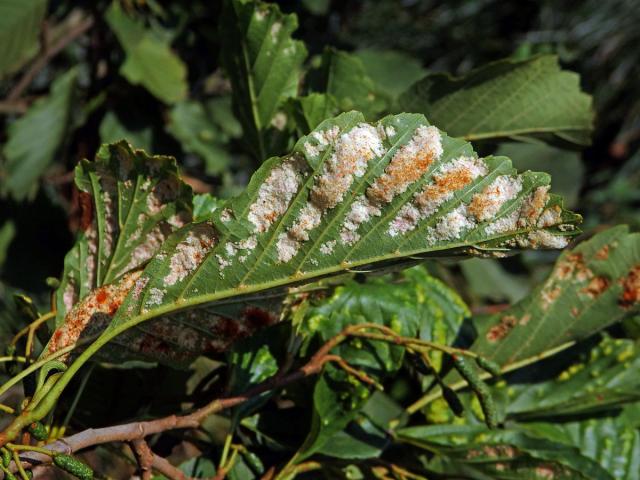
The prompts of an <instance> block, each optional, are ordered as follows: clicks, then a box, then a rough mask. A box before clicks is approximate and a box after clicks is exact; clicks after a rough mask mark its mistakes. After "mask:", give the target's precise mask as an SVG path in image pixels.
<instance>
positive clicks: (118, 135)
mask: <svg viewBox="0 0 640 480" xmlns="http://www.w3.org/2000/svg"><path fill="white" fill-rule="evenodd" d="M129 120H131V115H128V116H127V118H126V119H123V118H121V117H120V116H119V115H118V114H117V113H116V112H113V111H109V112H107V113H106V114H105V116H104V117H103V118H102V122H100V129H99V132H100V141H101V142H102V143H115V142H119V141H121V140H126V141H127V142H129V143H130V144H131V145H132V146H134V147H135V148H139V149H142V150H151V148H152V146H153V127H152V126H151V125H149V124H143V125H140V126H133V125H128V124H127V123H125V122H128V121H129Z"/></svg>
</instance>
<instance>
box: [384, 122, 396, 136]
mask: <svg viewBox="0 0 640 480" xmlns="http://www.w3.org/2000/svg"><path fill="white" fill-rule="evenodd" d="M384 133H385V134H386V136H387V138H391V137H395V136H396V129H395V128H393V127H392V126H391V125H389V126H386V127H384Z"/></svg>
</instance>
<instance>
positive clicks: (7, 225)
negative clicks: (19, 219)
mask: <svg viewBox="0 0 640 480" xmlns="http://www.w3.org/2000/svg"><path fill="white" fill-rule="evenodd" d="M15 235H16V226H15V224H14V223H13V222H12V221H10V220H7V221H6V222H4V223H3V224H2V227H0V271H1V270H2V266H3V265H4V262H5V260H6V259H7V252H8V251H9V245H11V241H12V240H13V237H15Z"/></svg>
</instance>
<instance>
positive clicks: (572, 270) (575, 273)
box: [552, 253, 593, 282]
mask: <svg viewBox="0 0 640 480" xmlns="http://www.w3.org/2000/svg"><path fill="white" fill-rule="evenodd" d="M552 277H553V278H557V279H559V280H567V279H568V278H570V277H575V278H576V280H578V281H581V282H582V281H585V280H588V279H590V278H592V277H593V272H592V271H591V270H590V269H589V268H587V266H586V264H585V262H584V256H583V255H582V253H571V254H569V255H567V256H566V257H565V258H563V259H561V260H560V261H559V262H558V264H557V265H556V267H555V268H554V270H553V274H552Z"/></svg>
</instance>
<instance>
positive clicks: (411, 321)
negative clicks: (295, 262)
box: [300, 267, 470, 379]
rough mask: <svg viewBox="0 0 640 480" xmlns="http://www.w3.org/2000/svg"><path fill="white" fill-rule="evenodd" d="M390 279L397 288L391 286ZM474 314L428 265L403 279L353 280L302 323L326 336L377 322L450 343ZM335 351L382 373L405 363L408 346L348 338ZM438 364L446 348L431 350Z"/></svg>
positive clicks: (306, 329)
mask: <svg viewBox="0 0 640 480" xmlns="http://www.w3.org/2000/svg"><path fill="white" fill-rule="evenodd" d="M390 285H391V286H392V288H390ZM469 315H470V313H469V310H468V309H467V307H466V305H465V304H464V303H463V302H462V300H461V299H460V297H459V296H458V295H456V293H455V292H453V291H452V290H450V289H449V288H448V287H446V286H445V285H444V284H443V283H442V282H440V281H439V280H437V279H435V278H433V277H431V276H429V275H428V274H427V273H426V271H425V270H424V269H423V268H422V267H415V268H413V269H411V270H407V271H406V272H405V274H404V275H403V278H402V279H400V281H395V282H394V281H393V280H392V279H390V278H388V277H385V278H382V279H375V280H370V281H368V282H367V283H364V284H360V283H356V282H349V283H347V284H346V285H344V286H341V287H338V288H337V289H336V291H335V293H334V294H333V295H332V296H331V297H329V298H328V299H326V300H323V301H320V302H319V304H318V305H316V306H312V307H311V308H309V309H308V310H307V311H306V314H305V319H304V320H303V323H302V325H301V326H300V329H301V331H302V332H305V333H306V334H307V335H309V336H311V335H313V334H314V333H317V335H318V337H319V339H320V340H321V341H322V342H326V341H327V340H329V339H330V338H331V337H333V336H335V335H337V334H338V333H339V332H341V331H342V330H343V329H344V328H346V327H347V326H349V325H357V324H360V323H376V324H379V325H385V326H387V327H390V328H392V329H393V330H395V331H396V332H397V333H398V334H400V335H403V336H407V337H419V338H421V339H423V340H429V341H434V342H438V343H441V344H449V343H451V342H453V340H454V339H455V338H456V335H457V334H458V330H459V328H460V326H461V324H462V321H463V320H464V319H465V318H466V317H468V316H469ZM334 352H335V353H336V354H338V355H340V356H341V357H342V358H344V359H345V360H346V361H347V362H349V363H350V364H351V365H354V366H358V367H362V368H365V369H367V370H368V372H369V373H373V374H374V375H375V376H377V377H378V379H381V376H382V375H385V374H391V373H394V372H395V371H397V370H398V368H400V366H401V364H402V359H403V354H404V349H403V348H401V347H398V346H391V345H389V344H387V343H384V342H377V341H368V340H359V341H357V342H348V343H345V344H342V345H340V346H338V347H336V348H335V349H334ZM431 359H432V361H433V362H434V364H435V365H436V366H438V367H439V366H440V364H441V361H442V355H441V352H435V351H434V352H431Z"/></svg>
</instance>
